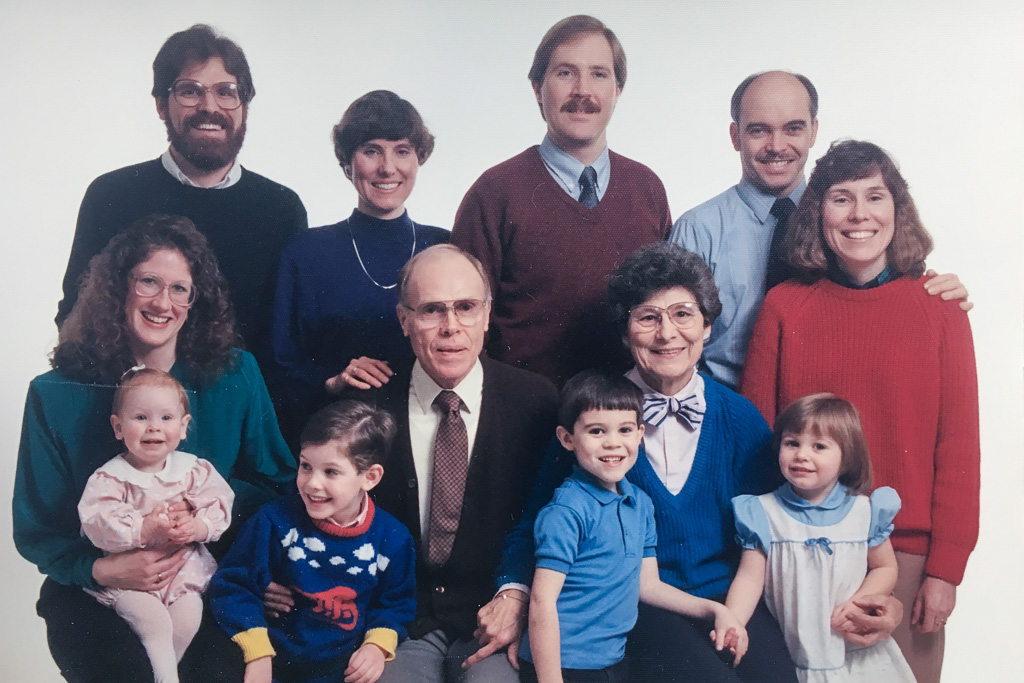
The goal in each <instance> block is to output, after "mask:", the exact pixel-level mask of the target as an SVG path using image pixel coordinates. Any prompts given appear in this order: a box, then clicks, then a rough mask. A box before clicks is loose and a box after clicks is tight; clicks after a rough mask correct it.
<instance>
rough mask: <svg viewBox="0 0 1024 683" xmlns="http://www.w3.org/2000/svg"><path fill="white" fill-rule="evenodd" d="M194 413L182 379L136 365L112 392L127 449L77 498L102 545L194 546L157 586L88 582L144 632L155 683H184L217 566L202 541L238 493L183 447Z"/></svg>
mask: <svg viewBox="0 0 1024 683" xmlns="http://www.w3.org/2000/svg"><path fill="white" fill-rule="evenodd" d="M190 419H191V415H190V414H189V405H188V397H187V396H186V394H185V390H184V388H183V387H182V386H181V384H180V383H178V381H177V380H176V379H174V378H173V377H171V376H170V375H169V374H167V373H166V372H162V371H159V370H151V369H141V370H137V371H133V372H132V373H131V374H130V375H128V377H127V379H126V380H124V381H123V382H122V383H121V385H120V386H119V387H118V389H117V392H116V393H115V394H114V405H113V408H112V415H111V416H110V423H111V425H112V426H113V428H114V434H115V435H116V436H117V438H118V439H121V440H122V441H124V445H125V452H124V453H122V454H121V455H118V456H116V457H114V458H113V459H111V460H109V461H107V462H106V463H105V464H104V465H103V466H102V467H100V468H99V469H98V470H96V472H94V473H93V475H92V476H91V477H89V481H88V482H87V483H86V485H85V491H84V492H83V493H82V499H81V501H79V503H78V516H79V518H80V519H81V521H82V531H83V533H84V534H85V535H86V536H87V537H88V538H89V540H90V541H92V543H93V545H95V546H96V547H97V548H99V549H101V550H103V551H104V552H107V553H118V552H124V551H126V550H132V549H134V548H154V547H159V546H181V545H185V546H188V550H187V552H186V559H185V563H184V565H182V567H181V569H180V570H178V572H177V574H176V575H175V576H174V577H171V578H170V579H169V580H168V581H166V582H162V583H164V585H162V586H161V587H160V588H159V589H158V590H153V591H150V592H141V591H133V590H124V589H118V588H103V589H101V590H99V591H94V590H90V589H85V590H86V592H87V593H89V594H90V595H92V596H94V597H95V598H96V599H97V600H99V601H100V603H102V604H104V605H107V606H109V607H113V608H114V611H116V612H117V613H118V615H120V616H121V618H123V619H124V620H125V621H127V622H128V624H129V625H130V626H131V627H132V630H133V631H135V633H136V634H137V635H138V636H139V639H140V640H141V641H142V644H143V646H144V647H145V649H146V654H147V655H148V656H149V659H150V662H151V663H152V665H153V672H154V674H155V678H156V681H157V683H164V682H173V683H176V682H177V680H178V662H179V661H181V657H182V655H183V654H184V653H185V650H186V648H188V645H189V643H191V642H192V638H193V636H195V634H196V631H197V630H198V629H199V622H200V620H201V619H202V614H203V601H202V597H201V593H202V592H203V591H204V590H205V589H206V586H207V584H208V583H209V581H210V577H211V576H213V573H214V572H215V571H216V569H217V563H216V561H215V560H214V559H213V557H212V556H211V555H210V552H209V551H208V550H207V549H206V548H205V547H204V546H203V545H202V544H203V543H208V542H210V541H215V540H217V539H218V538H220V536H221V534H223V533H224V531H225V530H226V529H227V528H228V525H229V524H230V523H231V504H232V502H233V501H234V497H235V496H234V492H233V491H232V490H231V487H229V486H228V484H227V482H226V481H224V478H223V477H221V475H220V474H219V473H218V472H217V470H215V469H214V467H213V465H211V464H210V463H209V462H208V461H206V460H202V459H200V458H197V457H196V456H194V455H191V454H189V453H182V452H180V451H177V450H175V449H177V447H178V444H179V443H180V442H181V439H182V437H183V436H184V435H185V432H186V429H187V428H188V423H189V420H190ZM182 502H183V503H184V504H185V505H184V506H183V505H180V503H182ZM185 506H187V511H186V510H185ZM161 578H162V577H161Z"/></svg>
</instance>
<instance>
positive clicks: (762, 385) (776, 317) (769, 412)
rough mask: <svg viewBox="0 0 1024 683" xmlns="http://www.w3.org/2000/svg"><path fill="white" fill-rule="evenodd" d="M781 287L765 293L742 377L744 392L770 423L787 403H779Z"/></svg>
mask: <svg viewBox="0 0 1024 683" xmlns="http://www.w3.org/2000/svg"><path fill="white" fill-rule="evenodd" d="M780 291H781V290H778V289H777V288H776V289H773V290H772V291H770V292H768V296H767V297H765V300H764V304H763V305H762V306H761V312H760V314H759V315H758V316H757V322H756V323H755V324H754V332H753V335H752V336H751V338H750V345H749V346H748V347H747V359H746V361H745V362H744V364H743V378H742V380H741V381H740V389H741V393H742V394H743V395H744V396H746V397H747V398H748V399H750V402H751V403H753V404H754V405H755V406H757V409H758V410H760V411H761V415H762V416H763V417H764V419H765V422H767V423H768V426H769V427H771V425H772V424H773V423H774V422H775V416H776V415H777V414H778V412H779V410H781V408H783V407H785V406H779V405H778V390H779V387H778V378H779V372H780V368H779V362H780V361H779V349H780V345H781V342H782V339H781V335H782V316H781V314H780V310H781V309H780V306H779V299H780V298H781V297H780Z"/></svg>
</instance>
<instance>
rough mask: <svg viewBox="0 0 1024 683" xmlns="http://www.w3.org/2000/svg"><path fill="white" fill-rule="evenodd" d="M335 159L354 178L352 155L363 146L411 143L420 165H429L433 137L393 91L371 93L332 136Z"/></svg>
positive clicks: (350, 110)
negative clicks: (402, 141) (427, 163)
mask: <svg viewBox="0 0 1024 683" xmlns="http://www.w3.org/2000/svg"><path fill="white" fill-rule="evenodd" d="M331 137H332V138H333V139H334V156H336V157H338V163H340V164H341V168H342V170H343V171H345V176H346V177H348V178H350V179H351V178H352V155H354V154H355V153H356V150H357V149H358V148H359V146H360V145H363V144H366V143H367V142H369V141H370V140H378V139H379V140H402V139H406V138H407V139H408V140H409V142H411V143H412V146H413V147H414V148H415V149H416V158H417V159H419V161H420V164H424V163H426V161H427V159H428V158H430V153H431V152H433V151H434V136H433V135H431V134H430V131H429V130H427V126H426V124H424V123H423V118H422V117H421V116H420V113H419V112H418V111H416V107H414V106H412V104H411V103H410V102H409V101H408V100H403V99H402V98H401V97H399V96H398V95H396V94H395V93H393V92H391V91H390V90H374V91H373V92H368V93H366V94H365V95H363V96H362V97H360V98H359V99H357V100H356V101H355V102H353V103H352V104H350V105H348V109H346V110H345V113H344V114H343V115H342V117H341V121H339V122H338V125H336V126H335V127H334V130H333V131H332V132H331Z"/></svg>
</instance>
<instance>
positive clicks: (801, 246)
mask: <svg viewBox="0 0 1024 683" xmlns="http://www.w3.org/2000/svg"><path fill="white" fill-rule="evenodd" d="M876 173H880V174H881V175H882V180H883V181H884V182H885V187H886V189H887V190H889V194H891V195H892V199H893V204H894V205H895V208H896V221H895V226H894V231H893V236H892V241H891V242H890V243H889V246H888V248H887V249H886V250H885V255H886V260H887V265H888V266H889V268H891V269H893V270H894V271H896V272H897V273H899V274H901V275H910V276H911V277H919V276H920V275H921V274H922V273H924V267H925V266H924V259H925V257H926V256H928V254H929V253H931V250H932V238H931V235H929V234H928V231H927V230H925V228H924V226H923V225H922V224H921V218H920V217H919V216H918V214H917V207H916V206H915V205H914V200H913V199H912V198H911V196H910V188H909V187H908V185H907V181H906V180H904V179H903V176H902V175H901V174H900V170H899V167H897V166H896V163H895V162H894V161H893V160H892V158H891V157H890V156H889V155H888V154H887V153H886V151H885V150H884V149H882V148H881V147H879V146H878V145H875V144H872V143H870V142H863V141H860V140H838V141H836V142H833V143H832V146H831V147H829V149H828V151H827V152H826V153H825V156H823V157H821V158H820V159H818V163H817V164H815V165H814V172H812V173H811V177H810V180H808V181H807V189H806V190H805V191H804V194H803V197H801V198H800V204H798V205H797V207H796V211H794V212H793V216H792V217H791V218H790V219H789V227H788V228H787V230H786V236H785V238H784V240H783V245H784V258H785V261H786V262H787V263H789V265H791V266H793V268H795V269H796V270H797V272H798V273H799V274H800V275H801V276H802V277H803V278H804V279H806V280H816V279H818V278H821V277H824V276H825V274H826V273H827V272H828V267H829V259H830V258H833V259H834V258H835V255H834V254H833V253H832V249H831V248H830V247H829V246H828V244H827V243H826V242H825V234H824V231H823V225H822V215H823V206H824V203H825V195H826V194H827V193H828V191H829V189H830V188H831V187H832V186H833V185H835V184H837V183H842V182H845V181H847V180H860V179H862V178H870V177H871V176H873V175H875V174H876Z"/></svg>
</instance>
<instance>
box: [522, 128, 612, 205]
mask: <svg viewBox="0 0 1024 683" xmlns="http://www.w3.org/2000/svg"><path fill="white" fill-rule="evenodd" d="M539 152H540V158H541V160H542V161H543V162H544V165H545V166H547V167H548V170H549V171H551V173H552V174H554V176H555V177H556V178H557V179H558V181H559V183H561V184H562V186H563V187H566V188H568V189H569V193H570V194H572V195H573V196H574V197H576V196H579V193H580V176H581V175H582V174H583V169H584V168H586V166H585V165H584V164H583V163H582V162H580V160H579V159H577V158H576V157H574V156H573V155H571V154H569V153H568V152H566V151H565V150H563V149H562V148H561V147H559V146H558V145H556V144H555V143H553V142H551V139H550V138H549V137H548V136H547V135H545V136H544V139H543V140H541V143H540V149H539ZM590 165H591V167H593V169H594V171H596V172H597V188H596V189H597V195H598V197H601V196H602V195H604V191H605V190H607V189H608V181H609V180H610V179H611V177H612V162H611V159H610V158H609V156H608V146H607V145H605V148H604V151H602V152H601V156H599V157H598V158H597V159H596V160H595V161H594V163H592V164H590Z"/></svg>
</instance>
